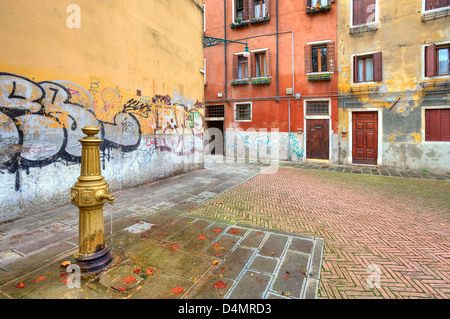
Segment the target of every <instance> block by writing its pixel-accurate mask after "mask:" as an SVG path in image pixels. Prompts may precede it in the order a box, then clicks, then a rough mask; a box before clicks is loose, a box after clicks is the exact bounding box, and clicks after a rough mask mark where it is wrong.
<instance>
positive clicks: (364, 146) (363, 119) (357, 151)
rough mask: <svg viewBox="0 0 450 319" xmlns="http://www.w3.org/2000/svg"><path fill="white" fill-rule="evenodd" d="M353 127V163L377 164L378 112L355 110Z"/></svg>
mask: <svg viewBox="0 0 450 319" xmlns="http://www.w3.org/2000/svg"><path fill="white" fill-rule="evenodd" d="M352 127H353V132H352V136H353V137H352V149H353V151H352V157H353V163H354V164H368V165H377V158H378V112H353V113H352Z"/></svg>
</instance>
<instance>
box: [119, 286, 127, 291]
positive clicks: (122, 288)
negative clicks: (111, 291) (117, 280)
mask: <svg viewBox="0 0 450 319" xmlns="http://www.w3.org/2000/svg"><path fill="white" fill-rule="evenodd" d="M125 289H126V288H125V287H120V288H119V289H117V290H118V291H124V290H125Z"/></svg>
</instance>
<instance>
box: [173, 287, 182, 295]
mask: <svg viewBox="0 0 450 319" xmlns="http://www.w3.org/2000/svg"><path fill="white" fill-rule="evenodd" d="M183 291H184V289H183V287H175V288H172V289H170V292H171V293H173V294H175V295H178V294H179V293H180V292H183Z"/></svg>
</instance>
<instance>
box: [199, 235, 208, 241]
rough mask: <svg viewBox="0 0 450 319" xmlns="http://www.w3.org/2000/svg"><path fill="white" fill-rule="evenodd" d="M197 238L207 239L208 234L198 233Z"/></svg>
mask: <svg viewBox="0 0 450 319" xmlns="http://www.w3.org/2000/svg"><path fill="white" fill-rule="evenodd" d="M197 238H198V239H200V240H205V238H206V235H197Z"/></svg>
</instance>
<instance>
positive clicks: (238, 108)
mask: <svg viewBox="0 0 450 319" xmlns="http://www.w3.org/2000/svg"><path fill="white" fill-rule="evenodd" d="M234 120H235V121H251V120H252V105H251V104H250V103H242V104H235V106H234Z"/></svg>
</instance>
